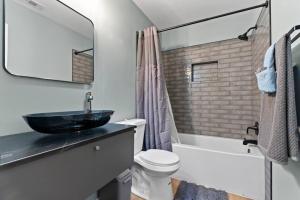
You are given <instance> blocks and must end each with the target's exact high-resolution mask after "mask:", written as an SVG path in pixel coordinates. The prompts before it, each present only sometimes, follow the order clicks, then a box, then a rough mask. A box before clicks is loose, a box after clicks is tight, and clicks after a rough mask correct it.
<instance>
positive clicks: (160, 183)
mask: <svg viewBox="0 0 300 200" xmlns="http://www.w3.org/2000/svg"><path fill="white" fill-rule="evenodd" d="M131 192H132V193H133V194H135V195H136V196H139V197H141V198H143V199H146V200H162V199H163V200H173V193H172V184H171V178H170V177H169V176H168V175H166V176H161V175H160V176H153V174H152V173H150V174H149V173H147V172H145V171H144V170H142V168H141V167H140V166H138V165H135V166H133V167H132V187H131Z"/></svg>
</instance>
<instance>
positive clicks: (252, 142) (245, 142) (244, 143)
mask: <svg viewBox="0 0 300 200" xmlns="http://www.w3.org/2000/svg"><path fill="white" fill-rule="evenodd" d="M248 144H254V145H257V140H246V139H244V141H243V145H248Z"/></svg>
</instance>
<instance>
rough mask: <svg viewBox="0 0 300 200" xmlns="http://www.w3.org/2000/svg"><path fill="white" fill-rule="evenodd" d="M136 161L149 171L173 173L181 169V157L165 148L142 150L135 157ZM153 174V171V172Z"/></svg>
mask: <svg viewBox="0 0 300 200" xmlns="http://www.w3.org/2000/svg"><path fill="white" fill-rule="evenodd" d="M134 161H135V162H136V163H138V164H139V165H141V166H142V167H143V168H144V169H145V170H147V171H148V172H154V174H153V175H155V174H157V175H159V173H165V174H173V173H174V172H175V171H177V170H178V169H179V162H180V160H179V157H178V156H177V155H176V154H175V153H172V152H168V151H164V150H156V149H155V150H154V149H153V150H148V151H141V152H140V153H138V154H137V155H136V156H135V157H134ZM151 174H152V173H151Z"/></svg>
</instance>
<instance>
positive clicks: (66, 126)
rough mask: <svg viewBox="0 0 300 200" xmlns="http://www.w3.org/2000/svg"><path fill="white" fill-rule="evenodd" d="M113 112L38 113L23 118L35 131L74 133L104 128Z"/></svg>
mask: <svg viewBox="0 0 300 200" xmlns="http://www.w3.org/2000/svg"><path fill="white" fill-rule="evenodd" d="M113 113H114V111H112V110H94V111H91V112H90V113H85V112H84V111H70V112H54V113H37V114H30V115H25V116H23V118H24V120H25V121H26V122H27V124H28V125H29V126H30V127H31V128H32V129H33V130H35V131H37V132H40V133H47V134H63V133H73V132H78V131H81V130H87V129H91V128H96V127H99V126H103V125H104V124H106V123H108V122H109V120H110V117H111V115H112V114H113Z"/></svg>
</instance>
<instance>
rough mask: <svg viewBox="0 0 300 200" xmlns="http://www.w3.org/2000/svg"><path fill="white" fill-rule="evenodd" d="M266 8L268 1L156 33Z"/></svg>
mask: <svg viewBox="0 0 300 200" xmlns="http://www.w3.org/2000/svg"><path fill="white" fill-rule="evenodd" d="M268 6H269V1H266V2H265V3H263V4H259V5H257V6H252V7H248V8H244V9H241V10H236V11H232V12H228V13H224V14H221V15H216V16H213V17H208V18H204V19H200V20H197V21H193V22H189V23H186V24H181V25H178V26H172V27H169V28H165V29H161V30H159V31H158V32H159V33H162V32H165V31H170V30H173V29H177V28H182V27H185V26H189V25H193V24H198V23H201V22H206V21H209V20H213V19H217V18H221V17H226V16H229V15H234V14H237V13H241V12H246V11H249V10H254V9H257V8H262V7H266V8H267V7H268Z"/></svg>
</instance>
